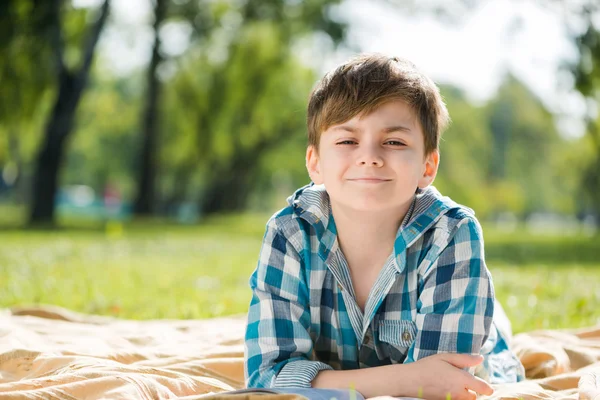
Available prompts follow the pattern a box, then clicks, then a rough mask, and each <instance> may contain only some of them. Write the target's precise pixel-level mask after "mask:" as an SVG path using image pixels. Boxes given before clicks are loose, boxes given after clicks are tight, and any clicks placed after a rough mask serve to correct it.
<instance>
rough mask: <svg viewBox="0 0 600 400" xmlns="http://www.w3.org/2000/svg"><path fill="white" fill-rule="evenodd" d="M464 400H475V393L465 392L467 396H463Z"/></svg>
mask: <svg viewBox="0 0 600 400" xmlns="http://www.w3.org/2000/svg"><path fill="white" fill-rule="evenodd" d="M465 399H467V400H476V399H477V393H475V392H474V391H472V390H467V395H466V396H465Z"/></svg>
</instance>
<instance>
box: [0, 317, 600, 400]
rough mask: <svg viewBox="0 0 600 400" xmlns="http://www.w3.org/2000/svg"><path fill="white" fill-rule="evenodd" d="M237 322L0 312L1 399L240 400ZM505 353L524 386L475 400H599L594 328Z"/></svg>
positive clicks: (240, 325)
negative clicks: (522, 373)
mask: <svg viewBox="0 0 600 400" xmlns="http://www.w3.org/2000/svg"><path fill="white" fill-rule="evenodd" d="M245 322H246V321H245V316H233V317H226V318H214V319H210V320H152V321H133V320H121V319H116V318H110V317H101V316H89V315H84V314H79V313H76V312H73V311H69V310H65V309H62V308H59V307H47V306H46V307H35V308H23V307H21V308H13V309H10V310H0V399H24V400H37V399H49V398H52V399H60V400H72V399H89V400H96V399H116V400H119V399H169V398H189V399H200V398H203V397H206V396H211V395H212V396H213V397H212V398H213V399H214V398H215V397H217V396H215V395H217V394H218V395H219V396H218V397H219V398H227V397H231V398H235V399H239V397H233V396H227V395H226V393H225V392H227V391H233V390H238V389H242V388H243V387H244V370H243V335H244V329H245ZM511 345H512V346H513V347H514V349H515V352H516V353H517V355H518V356H519V358H520V359H521V361H522V362H523V365H524V366H525V369H526V372H527V377H528V379H527V380H526V381H524V382H520V383H516V384H510V385H496V386H495V387H494V388H495V393H494V395H492V396H489V397H481V398H482V399H490V400H491V399H515V400H517V399H524V400H537V399H581V400H600V326H599V327H594V328H589V329H573V330H562V331H557V330H545V331H535V332H528V333H522V334H517V335H515V336H514V337H513V340H512V343H511ZM238 396H239V395H238ZM247 396H248V398H249V397H252V398H256V397H260V396H261V395H251V394H249V395H247ZM285 396H286V395H282V394H280V395H272V394H271V395H262V397H260V398H261V399H265V400H266V399H267V398H273V399H274V398H276V399H277V400H283V399H284V397H285ZM285 398H286V399H287V398H291V397H290V396H289V395H287V397H285Z"/></svg>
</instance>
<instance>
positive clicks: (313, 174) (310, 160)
mask: <svg viewBox="0 0 600 400" xmlns="http://www.w3.org/2000/svg"><path fill="white" fill-rule="evenodd" d="M306 170H307V171H308V176H310V179H311V180H312V181H313V182H314V183H315V185H320V184H322V183H323V177H322V176H321V166H320V164H319V154H318V152H317V149H316V148H315V146H313V145H309V146H308V147H307V148H306Z"/></svg>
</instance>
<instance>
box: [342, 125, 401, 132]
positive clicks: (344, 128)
mask: <svg viewBox="0 0 600 400" xmlns="http://www.w3.org/2000/svg"><path fill="white" fill-rule="evenodd" d="M333 129H334V130H342V131H347V132H351V133H360V132H361V130H360V129H358V128H354V127H352V126H348V125H340V126H336V127H335V128H333ZM382 131H383V132H385V133H394V132H407V133H410V132H411V129H410V128H408V127H406V126H403V125H393V126H388V127H385V128H383V129H382Z"/></svg>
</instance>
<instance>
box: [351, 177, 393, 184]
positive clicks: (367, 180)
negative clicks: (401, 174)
mask: <svg viewBox="0 0 600 400" xmlns="http://www.w3.org/2000/svg"><path fill="white" fill-rule="evenodd" d="M349 181H351V182H362V183H385V182H390V181H391V179H382V178H357V179H349Z"/></svg>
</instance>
